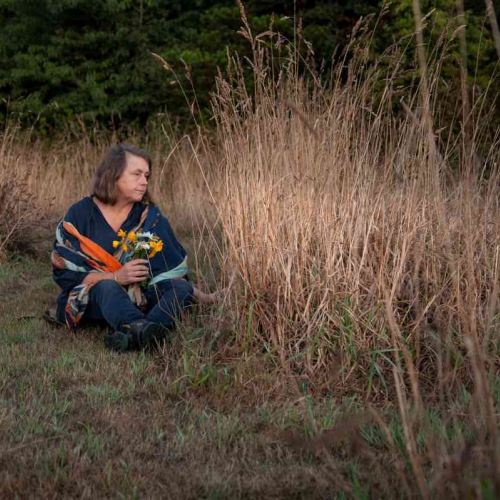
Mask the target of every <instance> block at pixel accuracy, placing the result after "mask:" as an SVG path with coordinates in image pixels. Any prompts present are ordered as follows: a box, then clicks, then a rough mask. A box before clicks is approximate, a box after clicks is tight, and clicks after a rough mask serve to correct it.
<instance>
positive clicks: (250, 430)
mask: <svg viewBox="0 0 500 500" xmlns="http://www.w3.org/2000/svg"><path fill="white" fill-rule="evenodd" d="M414 4H415V5H417V4H418V2H414ZM245 22H246V21H245V18H243V24H244V29H243V34H244V36H246V38H247V39H248V40H249V42H250V43H251V44H252V47H253V50H254V52H253V61H252V64H253V67H252V71H254V77H255V78H254V82H253V87H252V89H248V88H247V87H246V83H245V80H244V79H243V78H242V74H243V72H244V70H243V68H242V66H241V64H242V62H241V61H239V60H238V59H237V58H236V57H233V58H230V60H229V61H228V67H227V69H226V72H225V74H224V75H222V74H221V75H220V76H219V78H218V80H217V84H218V86H217V91H216V93H215V94H214V96H213V120H212V122H213V127H212V129H211V130H209V131H205V130H204V129H203V127H202V126H201V125H200V124H199V123H198V122H197V121H196V120H197V118H196V113H195V112H193V120H194V121H195V122H196V123H195V124H196V126H197V129H196V130H197V132H193V133H192V134H190V135H183V136H179V135H178V134H176V133H175V132H174V131H173V130H171V129H170V128H169V127H168V122H167V123H164V124H163V127H162V128H160V129H158V130H157V131H156V133H155V134H150V135H145V134H143V135H140V136H139V135H133V134H129V135H128V136H127V141H129V142H132V143H136V144H138V145H140V146H142V147H145V148H146V149H148V150H149V151H151V153H152V154H153V158H154V169H153V177H152V179H153V180H152V181H151V184H152V194H153V197H154V199H155V200H156V201H157V203H158V205H159V206H160V207H161V208H162V210H163V211H164V213H165V214H167V215H168V217H169V218H170V220H171V222H172V225H173V226H174V229H175V231H176V233H177V234H178V236H179V238H180V240H181V242H182V243H183V244H184V245H185V246H186V247H187V249H188V253H189V256H190V269H191V271H190V272H191V277H192V279H193V281H194V282H196V283H197V284H198V285H199V286H200V287H201V288H202V289H205V290H210V291H211V290H214V289H215V288H224V287H226V286H227V285H231V287H230V290H229V291H228V292H227V294H226V297H225V299H224V301H223V302H222V303H221V304H219V305H217V306H216V307H213V308H210V309H209V308H202V307H196V308H194V309H193V311H191V313H190V314H188V315H187V316H186V317H185V318H184V319H183V321H182V324H181V325H179V328H178V330H177V332H178V334H177V336H176V338H175V339H174V340H173V341H172V343H170V344H168V345H166V346H165V347H164V348H163V350H161V351H158V352H156V353H150V354H137V353H136V354H130V355H121V356H120V355H115V354H112V353H109V352H107V351H105V350H104V347H103V341H102V337H103V335H104V330H100V329H87V330H83V331H81V332H78V333H77V334H70V333H69V332H68V331H66V330H65V329H53V328H51V327H49V326H48V325H46V324H44V322H43V321H42V320H41V315H42V313H43V310H44V309H45V308H46V307H47V306H48V305H50V304H51V303H52V302H53V300H54V299H55V296H56V295H57V290H56V288H55V285H54V284H53V282H52V279H51V274H50V268H49V264H48V263H49V249H50V242H51V240H52V238H53V230H54V225H55V222H56V221H57V220H58V219H59V218H61V217H62V216H63V214H64V213H65V210H66V209H67V207H68V206H69V205H70V204H71V203H73V202H74V201H76V200H78V199H79V198H80V197H81V196H83V195H85V194H87V193H88V186H89V181H90V179H91V177H92V175H93V171H94V169H95V167H96V165H97V163H98V161H99V159H100V158H101V157H102V155H103V153H104V151H105V149H106V148H107V147H108V146H109V145H110V144H113V143H115V142H117V141H118V140H120V139H121V137H119V133H105V132H100V131H99V130H95V131H93V132H92V133H91V132H88V131H78V130H73V131H71V130H70V131H68V133H67V136H66V137H60V138H57V139H54V140H53V141H52V142H46V141H41V140H39V139H36V138H35V137H33V136H32V135H30V134H28V133H26V132H23V131H21V130H19V129H18V128H17V127H16V126H15V125H12V124H7V125H6V127H5V129H3V130H2V132H1V134H0V212H1V214H2V218H0V277H1V279H0V298H1V300H0V334H1V342H0V356H1V363H0V397H1V403H0V498H71V497H74V498H87V497H94V498H102V497H110V498H120V497H122V498H207V499H208V498H213V499H216V498H228V499H229V498H339V499H341V498H357V499H361V498H377V497H378V498H424V499H427V498H443V497H447V498H499V497H500V446H499V437H498V433H499V428H498V427H499V426H498V419H499V415H500V408H499V404H500V377H499V372H500V340H499V331H500V330H499V324H500V310H499V304H498V291H499V282H500V279H499V278H500V216H499V210H498V205H499V201H498V200H499V198H498V192H499V190H500V168H499V167H500V149H499V145H500V131H497V132H496V133H493V134H492V133H491V130H490V129H489V128H488V127H487V124H488V122H489V120H490V118H491V116H492V115H493V114H494V113H495V112H496V110H497V107H496V96H490V95H488V93H487V92H485V93H483V94H479V93H476V92H470V100H469V101H467V102H466V100H465V99H463V102H457V101H456V99H455V98H453V100H451V98H450V97H449V96H448V95H447V93H446V92H443V87H445V85H444V83H445V81H444V79H443V77H442V75H440V68H441V65H440V61H442V60H443V58H444V57H448V55H449V53H448V50H449V44H452V43H453V37H454V36H455V35H454V33H455V32H452V31H449V32H448V33H449V34H450V37H449V38H446V37H443V39H442V40H441V42H440V44H438V46H436V47H433V48H432V53H430V54H427V56H425V54H424V55H422V54H419V55H420V56H421V57H419V59H420V64H421V67H420V70H421V73H420V75H419V78H418V79H417V78H415V79H414V80H413V82H412V83H411V85H410V87H409V88H404V89H403V88H401V87H400V86H399V84H398V82H401V81H407V79H406V77H407V76H408V71H409V70H407V69H406V68H402V67H401V64H400V62H401V54H402V53H403V51H404V50H406V49H405V47H406V45H405V43H407V41H404V42H403V43H402V44H399V45H398V44H395V45H394V46H393V47H391V48H389V49H388V50H387V51H386V52H385V53H384V54H383V55H382V56H380V58H379V59H377V60H376V61H373V60H372V59H370V52H369V47H368V46H366V43H368V44H369V40H370V37H369V36H368V37H367V36H365V34H366V31H365V27H364V25H363V24H360V25H359V26H358V27H357V29H359V33H361V35H362V36H361V41H360V42H359V43H358V42H357V41H356V40H354V39H353V40H352V41H351V42H350V43H349V46H348V47H347V49H346V53H345V57H344V55H341V57H340V59H339V60H338V61H337V62H338V65H337V66H335V67H334V68H333V70H332V73H331V74H330V75H329V77H328V78H326V76H325V75H324V74H321V72H320V71H319V70H317V69H316V68H314V67H306V68H305V70H304V73H302V72H301V71H300V70H299V67H300V66H301V64H302V63H303V62H304V61H298V60H294V59H293V57H297V53H295V52H293V51H291V52H288V54H287V55H288V57H285V54H283V58H282V59H280V61H281V63H282V66H281V67H279V68H277V66H276V65H277V61H276V60H275V59H274V56H275V55H276V54H275V52H273V51H270V50H268V49H266V47H265V45H264V44H262V43H261V40H262V38H263V37H264V34H263V35H262V37H260V38H258V39H257V38H255V37H254V36H253V35H252V33H251V31H250V28H249V27H248V25H246V24H245ZM366 22H367V21H366ZM417 32H419V30H417ZM266 36H269V37H270V39H272V37H273V36H276V34H273V33H271V34H269V33H268V34H267V35H266ZM416 36H417V39H418V35H416ZM417 41H418V40H417ZM280 43H281V44H283V43H284V42H283V40H280ZM363 44H365V45H363ZM419 47H422V44H421V43H420V42H419ZM276 49H277V50H278V49H279V50H283V51H285V49H284V48H283V47H282V45H279V46H278V47H277V48H276ZM422 50H423V49H420V52H422ZM294 54H295V55H294ZM280 57H281V56H280ZM299 63H300V64H299ZM165 68H166V69H167V70H168V64H167V63H165ZM278 69H279V71H278ZM424 70H425V71H424ZM412 71H414V70H412ZM403 77H404V78H403ZM463 89H465V90H464V92H467V85H466V83H464V82H463ZM191 104H192V108H193V110H195V109H196V101H193V102H192V103H191Z"/></svg>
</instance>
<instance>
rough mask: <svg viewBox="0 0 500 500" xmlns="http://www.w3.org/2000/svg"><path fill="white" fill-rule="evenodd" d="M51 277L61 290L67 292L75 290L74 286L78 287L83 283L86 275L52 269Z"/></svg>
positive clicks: (67, 270)
mask: <svg viewBox="0 0 500 500" xmlns="http://www.w3.org/2000/svg"><path fill="white" fill-rule="evenodd" d="M52 276H53V277H54V281H55V282H56V283H57V285H59V287H60V288H61V289H62V290H64V291H65V292H69V291H70V290H72V289H73V288H75V286H78V285H80V284H81V283H82V282H83V280H84V279H85V276H87V273H79V272H75V271H70V270H69V269H57V268H53V270H52Z"/></svg>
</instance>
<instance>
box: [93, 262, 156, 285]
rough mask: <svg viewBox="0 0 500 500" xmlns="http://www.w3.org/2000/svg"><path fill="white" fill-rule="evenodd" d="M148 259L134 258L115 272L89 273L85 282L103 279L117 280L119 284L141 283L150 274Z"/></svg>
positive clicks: (96, 281)
mask: <svg viewBox="0 0 500 500" xmlns="http://www.w3.org/2000/svg"><path fill="white" fill-rule="evenodd" d="M147 264H148V261H147V260H145V259H134V260H131V261H130V262H127V263H126V264H124V265H123V266H122V267H121V268H120V269H118V271H115V272H113V273H88V274H87V275H86V276H85V278H84V280H83V283H87V284H92V283H98V282H99V281H103V280H115V281H116V282H117V283H118V284H119V285H130V284H131V283H139V282H141V281H143V280H144V279H146V278H147V277H148V276H149V268H148V266H147Z"/></svg>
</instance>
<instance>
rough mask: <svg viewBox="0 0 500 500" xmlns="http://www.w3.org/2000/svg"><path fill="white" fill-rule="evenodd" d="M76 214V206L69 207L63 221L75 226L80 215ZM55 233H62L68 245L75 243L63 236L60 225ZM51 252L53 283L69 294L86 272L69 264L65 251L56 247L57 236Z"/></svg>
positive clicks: (69, 260) (75, 265) (81, 280)
mask: <svg viewBox="0 0 500 500" xmlns="http://www.w3.org/2000/svg"><path fill="white" fill-rule="evenodd" d="M78 212H79V210H78V208H77V207H76V206H73V207H71V208H70V209H69V210H68V213H67V214H66V216H65V218H64V220H65V221H67V222H71V223H72V224H75V225H76V223H77V221H78V218H79V217H78V216H79V215H80V214H79V213H78ZM57 231H62V234H63V237H64V239H65V240H66V241H68V242H69V243H70V244H71V243H75V241H74V240H73V238H71V237H68V236H67V235H65V234H64V230H63V229H62V227H61V225H59V226H58V228H57ZM72 240H73V241H72ZM52 250H53V251H52V256H51V262H52V276H53V278H54V281H55V282H56V283H57V285H58V286H59V287H60V288H61V289H62V290H63V291H65V292H69V291H71V290H72V289H73V288H75V287H76V286H78V285H80V284H81V283H82V282H83V280H84V279H85V277H86V276H87V274H88V272H82V271H84V269H82V267H81V266H78V265H77V264H74V263H73V262H71V258H68V254H67V251H66V250H65V249H64V248H61V247H60V246H58V245H57V234H56V239H55V240H54V243H53V245H52ZM69 255H71V254H69Z"/></svg>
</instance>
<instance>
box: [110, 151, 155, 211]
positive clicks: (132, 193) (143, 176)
mask: <svg viewBox="0 0 500 500" xmlns="http://www.w3.org/2000/svg"><path fill="white" fill-rule="evenodd" d="M148 180H149V165H148V162H147V161H146V160H144V159H143V158H140V157H139V156H134V155H132V154H130V153H127V164H126V166H125V169H124V170H123V173H122V175H121V176H120V178H119V179H118V180H117V181H116V188H117V191H118V200H117V202H118V203H134V202H136V201H141V200H142V198H143V197H144V194H145V193H146V189H147V187H148Z"/></svg>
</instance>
